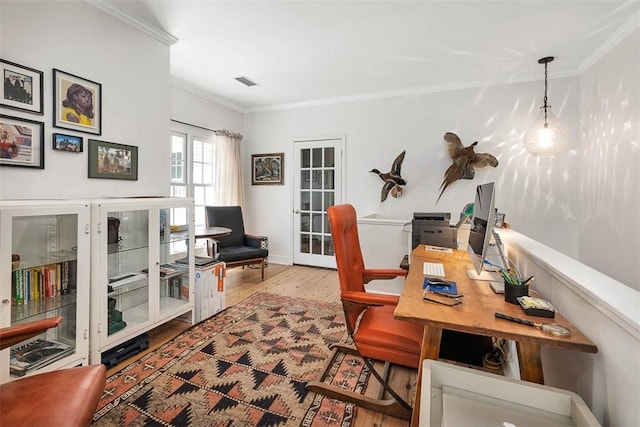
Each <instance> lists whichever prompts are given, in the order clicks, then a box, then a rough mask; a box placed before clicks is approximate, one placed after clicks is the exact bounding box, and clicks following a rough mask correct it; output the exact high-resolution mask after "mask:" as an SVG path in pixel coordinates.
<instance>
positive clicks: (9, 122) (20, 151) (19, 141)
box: [0, 114, 44, 169]
mask: <svg viewBox="0 0 640 427" xmlns="http://www.w3.org/2000/svg"><path fill="white" fill-rule="evenodd" d="M0 166H17V167H24V168H36V169H44V123H43V122H37V121H35V120H28V119H22V118H20V117H11V116H5V115H3V114H0Z"/></svg>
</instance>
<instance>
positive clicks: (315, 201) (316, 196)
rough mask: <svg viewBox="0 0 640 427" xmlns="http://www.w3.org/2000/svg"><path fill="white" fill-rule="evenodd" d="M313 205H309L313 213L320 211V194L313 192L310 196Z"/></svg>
mask: <svg viewBox="0 0 640 427" xmlns="http://www.w3.org/2000/svg"><path fill="white" fill-rule="evenodd" d="M311 197H312V199H313V204H312V205H311V209H312V210H314V211H321V210H322V193H321V192H319V191H314V192H313V194H312V196H311Z"/></svg>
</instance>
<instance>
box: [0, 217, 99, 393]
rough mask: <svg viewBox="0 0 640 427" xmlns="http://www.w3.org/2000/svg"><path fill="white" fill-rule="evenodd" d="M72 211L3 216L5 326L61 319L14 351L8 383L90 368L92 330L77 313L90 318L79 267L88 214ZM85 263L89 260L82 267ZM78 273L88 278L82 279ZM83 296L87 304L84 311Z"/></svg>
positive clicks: (4, 377) (4, 375) (4, 374)
mask: <svg viewBox="0 0 640 427" xmlns="http://www.w3.org/2000/svg"><path fill="white" fill-rule="evenodd" d="M85 208H86V206H85ZM65 210H66V211H67V212H68V213H65ZM72 211H73V209H56V208H54V207H51V206H50V207H49V208H47V209H42V208H35V209H31V211H30V213H27V212H28V210H26V209H18V210H14V211H12V212H10V210H5V211H4V212H3V213H2V239H3V240H2V246H3V247H2V250H0V252H1V253H2V260H1V262H2V268H1V270H2V279H1V281H2V282H3V283H2V288H1V289H2V293H3V295H2V303H3V304H2V324H1V325H0V326H3V327H4V326H9V325H11V326H15V325H19V324H23V323H27V322H32V321H35V320H42V319H45V318H51V317H57V316H62V322H61V323H60V325H58V326H57V327H54V328H51V329H49V330H47V331H46V332H43V333H42V334H40V335H38V336H36V337H34V338H32V339H28V340H26V341H23V342H20V343H17V344H15V345H13V346H11V347H10V349H9V351H8V357H9V363H8V368H9V369H8V371H9V373H8V374H9V375H7V372H6V371H5V369H6V368H3V370H2V381H3V382H4V381H6V380H9V379H16V378H19V377H23V376H25V375H28V374H31V373H34V372H35V371H37V370H40V369H45V370H51V369H59V368H60V367H64V366H67V365H73V364H82V363H86V351H85V349H84V345H85V342H86V341H84V339H86V338H87V337H86V333H87V329H86V328H87V325H86V324H84V323H82V324H78V311H80V312H81V313H82V314H83V315H84V316H85V317H86V315H87V314H88V312H87V311H86V310H87V308H86V307H85V306H86V303H87V299H86V296H88V286H89V284H88V283H86V278H87V274H85V273H88V269H87V266H86V265H82V264H81V265H80V266H79V263H78V259H79V257H78V254H79V253H81V252H84V253H85V254H86V252H87V251H88V240H89V239H88V235H85V233H84V229H85V226H86V227H88V223H87V221H88V210H85V213H84V215H83V216H82V217H80V214H79V213H78V208H75V212H72ZM43 212H57V213H52V214H45V213H43ZM80 221H83V223H82V224H80ZM87 231H88V230H87ZM80 233H82V234H80ZM9 259H10V262H9ZM86 261H87V257H86V255H85V256H84V261H83V262H84V263H85V264H86ZM7 266H8V267H9V268H8V269H7ZM79 268H80V269H81V272H82V273H83V274H79ZM5 283H6V285H5ZM79 297H80V301H83V303H82V305H80V306H79ZM7 311H9V313H8V312H7ZM81 340H82V341H81ZM5 354H6V353H5ZM5 363H6V361H3V365H4V364H5ZM4 366H7V365H4Z"/></svg>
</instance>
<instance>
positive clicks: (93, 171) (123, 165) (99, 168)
mask: <svg viewBox="0 0 640 427" xmlns="http://www.w3.org/2000/svg"><path fill="white" fill-rule="evenodd" d="M89 178H105V179H128V180H131V181H137V180H138V147H134V146H133V145H124V144H115V143H113V142H106V141H97V140H95V139H90V140H89Z"/></svg>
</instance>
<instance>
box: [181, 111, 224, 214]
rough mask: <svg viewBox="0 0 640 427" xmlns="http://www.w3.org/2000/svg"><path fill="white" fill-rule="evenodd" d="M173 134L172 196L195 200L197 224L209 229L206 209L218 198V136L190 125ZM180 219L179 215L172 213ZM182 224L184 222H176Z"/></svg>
mask: <svg viewBox="0 0 640 427" xmlns="http://www.w3.org/2000/svg"><path fill="white" fill-rule="evenodd" d="M174 127H175V128H176V129H175V130H174V131H173V132H171V196H172V197H192V198H193V200H194V202H195V223H196V225H205V209H204V207H205V206H207V205H213V204H214V203H215V201H214V195H215V184H216V183H215V178H214V177H215V161H216V150H215V134H214V133H213V132H209V131H206V130H201V129H199V128H193V129H191V128H192V127H191V126H187V125H182V124H180V125H176V126H174ZM172 215H179V213H177V212H176V213H172ZM172 219H175V220H176V222H172V224H181V223H186V222H181V221H180V219H181V218H172Z"/></svg>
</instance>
